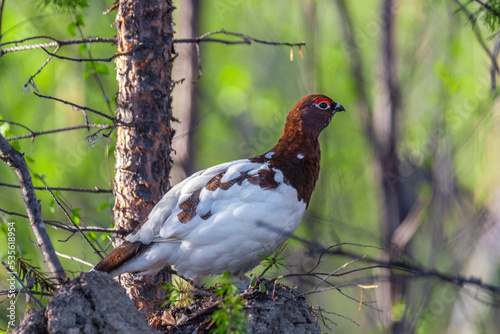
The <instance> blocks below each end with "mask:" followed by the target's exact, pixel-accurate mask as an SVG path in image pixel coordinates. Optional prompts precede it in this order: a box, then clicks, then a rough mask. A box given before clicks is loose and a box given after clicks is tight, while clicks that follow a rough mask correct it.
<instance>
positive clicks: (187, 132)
mask: <svg viewBox="0 0 500 334" xmlns="http://www.w3.org/2000/svg"><path fill="white" fill-rule="evenodd" d="M199 2H200V1H199V0H184V1H183V2H182V4H181V6H180V8H179V14H178V21H179V22H178V25H177V34H178V36H180V38H195V37H196V36H197V35H198V21H199V8H200V4H199ZM196 49H197V46H196V44H194V43H186V44H180V45H178V46H177V48H176V52H177V53H178V54H179V57H178V59H177V60H176V61H175V65H174V69H173V73H174V75H173V77H174V78H175V80H184V81H183V82H182V83H180V84H178V85H176V86H175V89H174V96H175V99H174V102H173V106H174V116H175V118H176V119H177V120H178V121H179V124H177V125H176V126H175V137H174V140H173V142H172V147H173V149H174V151H175V155H174V156H173V160H174V166H173V168H172V173H171V175H172V183H173V184H177V183H179V182H180V181H182V180H184V179H185V178H186V177H187V176H189V175H191V174H192V173H193V172H195V171H194V168H193V167H194V158H193V157H194V150H193V127H195V120H196V114H197V113H196V109H197V107H196V81H197V77H198V54H197V52H196Z"/></svg>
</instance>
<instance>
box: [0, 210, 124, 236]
mask: <svg viewBox="0 0 500 334" xmlns="http://www.w3.org/2000/svg"><path fill="white" fill-rule="evenodd" d="M0 212H3V213H5V214H8V215H10V216H17V217H21V218H26V219H29V217H28V216H27V215H23V214H21V213H18V212H12V211H7V210H4V209H2V208H0ZM44 223H45V224H46V225H50V226H52V227H53V228H55V229H56V230H57V229H59V228H60V229H62V230H65V231H69V232H73V233H76V232H78V230H77V229H76V228H74V227H73V226H69V225H67V224H64V223H63V222H60V221H57V220H44ZM80 231H84V232H101V233H113V234H121V235H123V234H127V233H128V232H127V231H125V230H123V229H120V230H116V229H113V228H106V227H100V226H85V227H83V226H82V227H80Z"/></svg>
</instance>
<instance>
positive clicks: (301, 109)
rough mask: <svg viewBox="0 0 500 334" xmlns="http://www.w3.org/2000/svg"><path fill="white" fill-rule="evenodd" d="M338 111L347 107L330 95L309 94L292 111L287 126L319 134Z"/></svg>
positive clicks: (306, 132)
mask: <svg viewBox="0 0 500 334" xmlns="http://www.w3.org/2000/svg"><path fill="white" fill-rule="evenodd" d="M338 111H345V109H344V107H343V106H342V105H341V104H340V103H337V102H335V101H333V100H332V99H331V98H329V97H328V96H326V95H321V94H313V95H308V96H306V97H304V98H303V99H302V100H300V101H299V102H297V104H296V105H295V106H294V107H293V109H292V111H290V114H288V118H287V125H286V127H289V128H291V129H293V128H297V127H298V129H295V130H300V131H301V132H303V133H305V134H312V135H314V136H318V135H319V134H320V133H321V131H322V130H323V129H324V128H326V127H327V126H328V124H330V121H331V120H332V117H333V115H335V113H337V112H338ZM286 127H285V128H286Z"/></svg>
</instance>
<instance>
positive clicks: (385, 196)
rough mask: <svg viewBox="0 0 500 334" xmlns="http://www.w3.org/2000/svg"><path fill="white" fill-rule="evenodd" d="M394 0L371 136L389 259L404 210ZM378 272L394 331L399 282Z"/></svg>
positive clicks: (387, 6) (384, 30)
mask: <svg viewBox="0 0 500 334" xmlns="http://www.w3.org/2000/svg"><path fill="white" fill-rule="evenodd" d="M396 5H397V1H396V0H383V1H382V9H381V13H380V15H381V16H380V22H381V24H380V25H381V31H380V34H381V35H380V37H381V40H380V44H381V45H380V46H381V54H380V67H379V80H378V85H379V95H378V99H377V101H376V108H375V109H374V110H373V130H374V135H375V144H376V146H375V156H376V163H375V170H376V171H375V174H376V176H377V181H378V187H379V192H380V200H381V213H382V214H381V230H382V233H383V240H384V244H385V248H386V249H385V254H384V255H383V257H384V258H383V260H386V261H390V260H391V259H394V258H396V257H397V256H398V254H399V250H396V249H394V247H393V245H392V238H393V236H394V232H395V231H396V230H397V228H398V227H399V225H400V224H401V222H402V221H403V219H404V218H405V216H406V214H407V212H404V211H405V210H404V208H403V205H402V200H403V196H404V194H403V193H402V186H401V183H402V182H403V181H404V180H403V178H402V176H401V175H400V172H399V168H398V154H397V145H398V139H399V138H398V136H399V134H400V127H401V126H400V118H401V116H400V112H401V97H400V87H399V79H398V76H397V72H398V71H397V57H396V50H395V36H394V35H395V31H394V25H395V21H396ZM382 274H383V275H384V276H388V277H389V281H388V283H383V284H380V289H378V290H377V300H378V302H379V305H380V308H381V309H382V311H383V313H382V314H383V315H382V322H383V323H384V325H385V327H386V328H390V329H389V330H390V332H392V333H397V332H399V330H398V329H397V327H398V325H397V324H395V323H393V321H392V307H393V305H394V303H396V302H398V301H399V300H400V299H401V296H402V293H403V291H402V289H403V286H402V282H401V281H400V280H399V279H398V278H397V277H396V276H395V275H393V274H392V272H391V271H389V270H383V272H382Z"/></svg>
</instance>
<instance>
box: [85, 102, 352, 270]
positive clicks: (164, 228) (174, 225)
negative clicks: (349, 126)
mask: <svg viewBox="0 0 500 334" xmlns="http://www.w3.org/2000/svg"><path fill="white" fill-rule="evenodd" d="M339 111H345V109H344V107H343V106H342V105H341V104H339V103H337V102H335V101H334V100H332V99H331V98H329V97H328V96H326V95H321V94H312V95H308V96H306V97H304V98H302V99H301V100H300V101H299V102H297V104H295V106H294V107H293V108H292V110H291V111H290V113H289V114H288V116H287V119H286V124H285V127H284V130H283V133H282V135H281V137H280V138H279V140H278V143H277V144H276V145H275V146H274V147H273V148H272V149H270V150H269V151H267V152H266V153H264V154H262V155H258V156H255V157H252V158H247V159H240V160H235V161H231V162H227V163H222V164H219V165H216V166H213V167H210V168H207V169H204V170H202V171H199V172H196V173H194V174H193V175H191V176H189V177H187V178H186V179H184V180H183V181H181V182H180V183H178V184H177V185H175V186H173V187H172V188H171V189H170V190H169V191H168V192H167V193H166V194H165V195H164V196H163V197H162V199H161V200H160V201H159V202H158V203H157V204H156V205H155V206H154V207H153V209H152V210H151V212H150V214H149V215H148V217H147V219H145V220H144V221H142V223H141V224H140V225H139V226H137V227H136V228H135V229H134V230H133V231H132V232H131V233H130V234H129V235H127V236H126V237H125V240H124V241H123V243H122V244H121V245H119V246H118V247H116V248H115V249H114V250H113V251H111V252H110V253H109V254H108V255H107V256H106V257H105V258H104V259H102V260H101V261H100V262H99V263H98V264H97V265H96V266H95V267H94V268H93V269H92V270H94V271H103V272H107V273H109V274H110V275H111V276H118V275H121V274H124V273H138V274H141V275H147V274H154V273H156V272H158V271H160V270H162V269H163V268H164V267H166V266H171V267H174V269H175V270H176V272H177V273H178V274H179V275H180V276H181V277H184V278H188V279H200V278H202V277H206V276H213V275H218V274H222V273H224V272H228V273H230V274H232V275H233V277H235V278H238V277H239V278H241V277H243V276H244V275H245V273H247V272H249V271H250V270H252V269H253V268H255V267H256V266H257V265H259V263H260V262H261V261H262V260H261V258H262V256H269V255H271V254H273V253H274V252H275V251H276V250H277V249H278V248H279V247H281V246H282V245H283V244H284V243H285V242H286V241H287V240H288V239H289V238H290V237H291V236H292V235H293V233H294V232H295V230H296V229H297V227H298V226H299V224H300V222H301V220H302V217H303V215H304V212H305V211H306V209H307V207H308V206H309V202H310V199H311V195H312V192H313V190H314V188H315V185H316V181H317V180H318V176H319V168H320V156H321V151H320V145H319V141H318V137H319V135H320V133H321V132H322V130H323V129H325V128H326V127H327V126H328V124H329V123H330V121H331V120H332V117H333V116H334V115H335V113H337V112H339Z"/></svg>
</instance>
